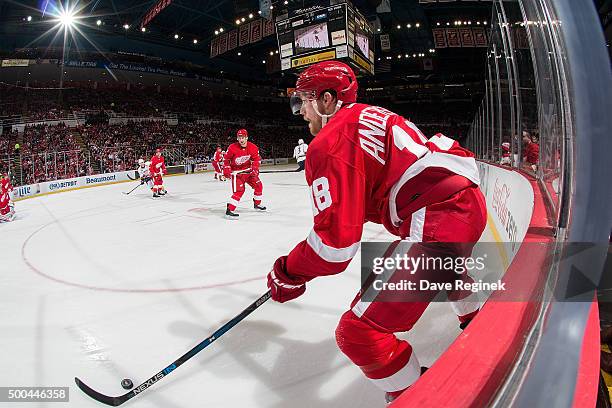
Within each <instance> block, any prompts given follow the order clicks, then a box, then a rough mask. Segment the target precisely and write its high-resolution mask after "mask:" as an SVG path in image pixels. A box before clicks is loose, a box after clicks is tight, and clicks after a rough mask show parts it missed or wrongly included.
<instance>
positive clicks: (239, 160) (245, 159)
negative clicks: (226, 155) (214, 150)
mask: <svg viewBox="0 0 612 408" xmlns="http://www.w3.org/2000/svg"><path fill="white" fill-rule="evenodd" d="M250 159H251V155H250V154H249V155H246V156H239V157H236V158H235V159H234V163H236V166H240V165H242V164H244V163H246V162H248V161H249V160H250Z"/></svg>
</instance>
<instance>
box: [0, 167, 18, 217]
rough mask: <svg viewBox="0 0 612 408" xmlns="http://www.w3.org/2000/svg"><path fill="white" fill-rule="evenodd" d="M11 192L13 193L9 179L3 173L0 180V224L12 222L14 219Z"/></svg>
mask: <svg viewBox="0 0 612 408" xmlns="http://www.w3.org/2000/svg"><path fill="white" fill-rule="evenodd" d="M11 191H13V185H12V184H11V179H10V178H9V175H8V174H6V173H4V174H2V178H1V179H0V222H6V221H13V219H14V218H15V207H14V205H13V201H12V200H11Z"/></svg>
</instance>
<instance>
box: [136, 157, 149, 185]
mask: <svg viewBox="0 0 612 408" xmlns="http://www.w3.org/2000/svg"><path fill="white" fill-rule="evenodd" d="M150 165H151V162H145V161H144V159H138V169H136V170H137V171H138V175H139V176H140V184H146V185H147V187H149V188H150V189H153V178H152V177H151V171H150V170H149V166H150Z"/></svg>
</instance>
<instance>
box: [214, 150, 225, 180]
mask: <svg viewBox="0 0 612 408" xmlns="http://www.w3.org/2000/svg"><path fill="white" fill-rule="evenodd" d="M212 166H213V169H215V180H221V181H223V179H224V177H223V169H222V167H223V151H222V150H221V146H217V150H216V151H215V155H214V156H213V160H212Z"/></svg>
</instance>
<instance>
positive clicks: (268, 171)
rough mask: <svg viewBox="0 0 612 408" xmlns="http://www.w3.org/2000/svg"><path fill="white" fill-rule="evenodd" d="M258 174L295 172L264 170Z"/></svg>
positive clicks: (290, 171)
mask: <svg viewBox="0 0 612 408" xmlns="http://www.w3.org/2000/svg"><path fill="white" fill-rule="evenodd" d="M260 173H268V174H270V173H297V170H264V171H260Z"/></svg>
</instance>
